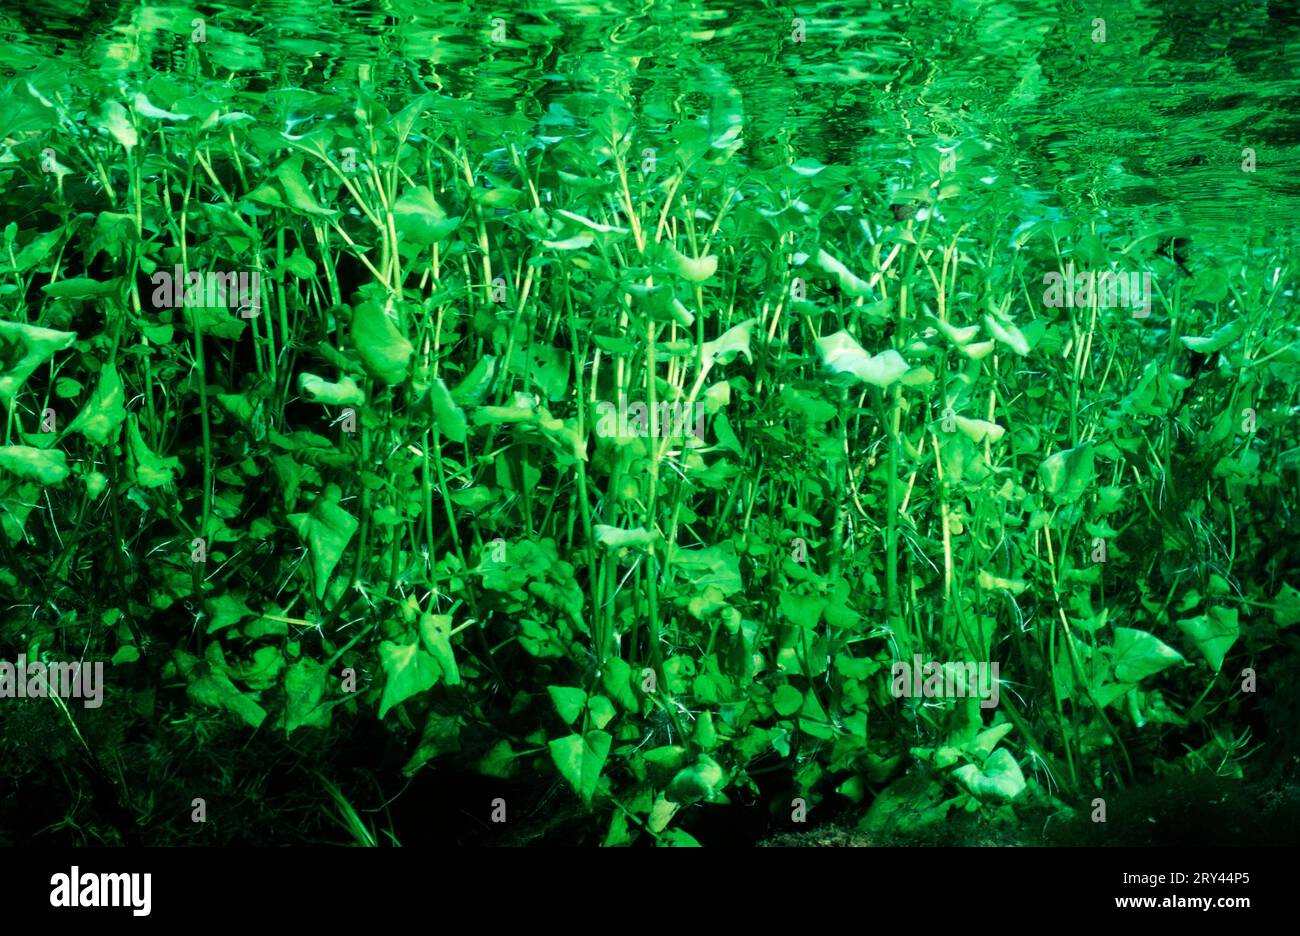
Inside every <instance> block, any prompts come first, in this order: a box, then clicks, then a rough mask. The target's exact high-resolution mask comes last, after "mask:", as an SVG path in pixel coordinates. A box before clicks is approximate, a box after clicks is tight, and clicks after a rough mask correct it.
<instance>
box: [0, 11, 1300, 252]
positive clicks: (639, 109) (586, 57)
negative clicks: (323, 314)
mask: <svg viewBox="0 0 1300 936" xmlns="http://www.w3.org/2000/svg"><path fill="white" fill-rule="evenodd" d="M1103 7H1105V8H1107V9H1103ZM794 12H795V14H796V15H795V16H791V14H790V8H789V7H786V6H785V5H774V4H758V3H754V2H752V0H742V2H735V0H717V2H710V3H675V2H662V0H658V2H656V0H649V2H642V3H637V4H623V3H610V2H572V0H559V2H554V0H547V2H541V0H539V2H530V3H526V4H524V3H516V4H513V5H505V4H499V5H497V6H496V7H495V8H493V9H492V10H488V9H487V8H483V7H477V8H476V7H466V6H464V5H462V4H459V3H443V2H431V0H393V2H387V3H376V2H363V0H322V2H317V0H311V2H304V0H268V2H245V3H224V4H216V5H202V6H189V5H183V4H179V5H178V4H154V3H142V4H136V3H125V2H123V3H99V2H90V0H65V2H46V0H39V2H35V3H29V4H23V5H22V6H21V7H18V6H16V5H10V7H9V11H8V12H7V13H6V14H4V18H3V20H0V33H4V34H8V39H7V41H6V42H5V43H3V44H2V45H0V69H3V70H4V74H5V75H6V76H7V77H8V78H9V80H15V79H17V78H20V77H21V78H34V77H36V78H38V77H39V75H40V73H41V72H43V71H45V70H47V69H53V70H57V71H59V72H60V73H61V74H66V73H67V72H68V71H70V70H71V71H73V72H75V71H76V70H78V69H99V70H101V71H103V70H107V71H110V72H113V71H117V72H121V73H123V74H124V75H125V74H127V73H128V72H130V71H131V69H132V68H133V67H135V66H138V65H140V64H142V63H144V62H149V63H150V64H154V65H157V64H159V63H163V64H166V63H167V62H168V61H169V60H170V59H172V58H173V57H183V55H184V50H183V48H181V47H180V44H179V43H177V42H176V41H175V40H176V36H174V35H172V34H171V33H169V32H168V31H167V30H168V28H170V29H172V30H178V31H181V32H184V31H188V30H189V29H190V28H191V27H190V24H191V23H192V21H194V20H196V19H200V18H201V19H203V21H204V23H205V25H206V30H207V37H206V38H207V50H208V52H209V54H210V55H211V56H212V57H213V59H214V60H215V61H217V62H218V63H219V64H220V65H222V67H224V68H227V69H229V70H230V72H231V75H232V80H234V81H239V80H243V79H246V78H248V77H250V76H252V77H254V78H255V79H257V80H258V81H259V82H261V83H263V84H264V85H265V87H267V88H275V87H284V86H289V87H301V88H312V89H317V88H322V87H328V86H330V84H331V82H335V81H339V82H344V81H347V80H355V77H356V75H357V73H358V69H360V68H362V67H363V66H369V73H370V75H371V78H372V80H373V81H375V82H376V83H378V84H382V85H385V86H387V87H388V88H390V89H392V90H394V91H398V92H400V91H402V90H409V91H410V92H412V93H415V92H418V91H420V90H424V89H439V90H441V91H442V92H443V93H445V94H448V95H450V96H452V97H456V98H460V99H462V100H464V101H467V102H471V106H472V107H473V108H474V109H475V110H476V111H478V112H479V113H481V114H483V115H487V116H491V117H496V116H498V115H499V116H502V117H506V116H509V117H515V118H519V119H520V120H521V123H520V126H521V128H523V127H528V126H534V127H535V126H536V121H537V120H538V119H539V118H541V117H542V116H543V115H544V114H546V113H547V112H548V111H551V112H552V116H555V115H556V108H557V107H558V108H560V112H561V114H562V110H563V106H562V105H559V104H558V103H557V102H558V101H560V100H561V99H565V98H568V99H571V96H572V95H573V94H574V93H590V94H592V95H604V94H607V93H612V94H613V95H615V96H617V97H619V98H621V99H622V100H624V101H625V102H627V103H628V104H629V106H631V107H632V109H633V111H634V112H635V113H636V114H637V116H638V119H639V120H641V121H645V122H649V123H654V122H656V121H659V122H664V123H667V122H668V121H670V120H672V119H674V118H676V117H678V116H680V115H688V116H700V115H707V117H708V120H709V122H710V125H711V127H713V128H714V130H715V131H716V132H725V131H726V130H728V129H729V128H734V131H735V132H736V133H738V134H743V139H744V140H745V144H746V145H745V149H744V150H743V151H742V156H743V157H744V158H748V159H750V160H754V161H759V162H766V161H779V162H786V161H788V160H789V159H791V158H801V157H811V158H814V159H817V160H819V161H822V162H826V163H844V164H847V163H853V164H856V165H863V164H866V165H869V166H871V167H873V168H876V167H878V169H879V171H880V173H881V175H882V178H888V177H890V176H891V174H892V172H893V169H894V167H896V166H897V163H898V161H900V160H904V161H905V160H907V159H909V158H910V153H911V152H912V151H913V148H914V146H915V145H917V144H918V143H924V144H932V143H934V142H938V143H940V144H941V145H952V144H954V143H957V142H959V141H967V142H977V143H979V144H980V145H981V146H983V147H986V148H987V161H988V163H989V165H990V166H992V167H994V170H995V175H996V176H997V181H998V183H999V184H1001V183H1006V184H1008V185H1009V186H1011V187H1012V189H1013V190H1014V191H1016V192H1018V193H1019V196H1020V198H1021V199H1022V201H1023V204H1024V206H1026V207H1027V208H1031V209H1036V210H1037V211H1038V212H1039V213H1041V215H1042V216H1045V217H1051V216H1053V215H1055V214H1065V215H1070V216H1074V217H1079V216H1081V215H1082V216H1095V217H1105V218H1109V219H1110V220H1111V221H1112V222H1116V223H1124V222H1125V221H1127V220H1130V219H1132V220H1137V221H1139V222H1143V223H1153V222H1154V223H1160V224H1175V225H1181V226H1185V227H1187V228H1189V229H1191V230H1192V231H1195V232H1197V234H1198V235H1199V236H1200V237H1201V238H1202V240H1204V239H1206V238H1210V239H1227V240H1240V239H1243V238H1250V237H1255V238H1259V237H1268V238H1276V237H1277V236H1280V234H1281V232H1284V231H1287V230H1288V229H1289V228H1290V227H1291V219H1292V218H1293V217H1294V216H1295V214H1296V209H1297V207H1298V201H1297V199H1298V197H1300V181H1297V180H1296V179H1295V177H1294V172H1293V171H1292V168H1293V167H1294V166H1296V165H1300V152H1298V151H1297V143H1298V142H1300V106H1297V104H1300V7H1297V6H1296V5H1295V4H1294V3H1293V2H1291V0H1270V2H1263V0H1256V2H1243V3H1225V2H1222V0H1198V2H1185V0H1167V2H1157V0H1141V2H1135V3H1132V4H1127V5H1119V4H1093V5H1086V4H1080V3H1074V2H1056V3H1049V2H1041V0H992V2H981V0H953V2H940V0H926V2H917V3H871V4H868V3H821V4H807V5H802V4H801V5H797V6H795V7H794ZM1098 18H1100V20H1099V19H1098ZM38 83H39V82H38ZM595 106H600V104H599V100H595ZM292 107H293V105H292V101H290V100H288V99H286V109H287V110H288V111H292ZM304 116H306V115H296V114H293V113H286V120H287V121H288V122H289V123H290V125H292V123H293V121H294V119H295V118H302V117H304ZM1248 151H1249V152H1248ZM1252 156H1253V160H1254V167H1253V168H1254V171H1253V172H1251V171H1246V170H1245V169H1243V165H1247V166H1248V165H1249V163H1250V160H1251V159H1252Z"/></svg>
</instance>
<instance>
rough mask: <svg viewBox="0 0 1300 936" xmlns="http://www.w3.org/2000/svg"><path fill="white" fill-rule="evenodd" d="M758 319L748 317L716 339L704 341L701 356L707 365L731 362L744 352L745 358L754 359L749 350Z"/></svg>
mask: <svg viewBox="0 0 1300 936" xmlns="http://www.w3.org/2000/svg"><path fill="white" fill-rule="evenodd" d="M756 321H757V319H747V320H746V321H744V322H741V323H740V324H739V325H736V326H734V327H732V328H728V329H727V330H726V331H725V332H723V333H722V334H721V335H720V336H719V337H718V338H717V339H716V340H714V341H706V342H704V346H703V347H702V348H701V349H700V354H701V357H702V358H703V360H704V364H705V366H707V367H712V366H713V365H714V364H727V363H730V361H731V360H732V358H734V357H735V356H736V355H737V354H743V355H744V356H745V360H747V361H751V362H752V361H753V360H754V359H753V357H752V356H751V354H750V352H749V336H750V332H752V331H753V330H754V323H755V322H756Z"/></svg>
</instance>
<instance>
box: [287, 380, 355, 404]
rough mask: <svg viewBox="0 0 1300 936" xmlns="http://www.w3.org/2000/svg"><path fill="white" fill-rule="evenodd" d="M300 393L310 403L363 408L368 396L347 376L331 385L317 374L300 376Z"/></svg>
mask: <svg viewBox="0 0 1300 936" xmlns="http://www.w3.org/2000/svg"><path fill="white" fill-rule="evenodd" d="M298 392H299V393H301V394H302V395H303V396H304V397H305V398H306V399H307V402H309V403H325V404H328V405H330V406H361V405H363V404H364V403H365V402H366V395H365V393H363V392H362V390H361V388H360V387H358V386H357V382H356V381H355V380H353V379H352V378H351V377H349V376H347V375H346V374H345V375H344V376H343V378H342V379H341V380H339V381H338V382H336V383H330V382H329V381H328V380H326V379H325V378H324V377H318V376H316V375H315V374H307V373H303V374H299V375H298Z"/></svg>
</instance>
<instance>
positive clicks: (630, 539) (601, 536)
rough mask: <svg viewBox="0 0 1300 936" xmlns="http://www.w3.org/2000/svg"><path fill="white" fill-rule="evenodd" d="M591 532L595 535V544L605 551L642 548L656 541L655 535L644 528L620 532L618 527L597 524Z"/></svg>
mask: <svg viewBox="0 0 1300 936" xmlns="http://www.w3.org/2000/svg"><path fill="white" fill-rule="evenodd" d="M592 532H593V533H595V534H596V542H597V543H599V544H600V545H602V546H604V547H605V548H606V549H623V548H642V547H645V546H649V545H651V544H653V543H654V542H655V540H656V536H655V534H654V533H652V532H651V531H649V530H647V529H646V528H645V527H634V528H633V529H631V530H620V529H619V528H618V527H612V526H607V525H606V524H603V523H597V524H596V525H595V526H594V527H592Z"/></svg>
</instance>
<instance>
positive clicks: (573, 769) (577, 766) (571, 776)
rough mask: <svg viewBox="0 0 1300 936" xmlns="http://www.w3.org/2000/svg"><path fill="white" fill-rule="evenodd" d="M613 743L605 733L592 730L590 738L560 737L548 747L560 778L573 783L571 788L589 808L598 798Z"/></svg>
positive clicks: (586, 736) (588, 735)
mask: <svg viewBox="0 0 1300 936" xmlns="http://www.w3.org/2000/svg"><path fill="white" fill-rule="evenodd" d="M612 740H613V739H612V738H611V737H610V735H608V734H607V733H605V732H604V731H589V732H587V733H586V735H579V734H571V735H569V736H568V737H565V738H556V739H555V740H554V741H551V742H550V744H549V745H548V746H549V747H550V749H551V759H552V760H553V761H555V766H556V769H558V770H559V771H560V776H562V777H564V779H565V780H567V781H569V786H571V787H573V791H574V792H575V793H577V794H578V796H579V797H580V798H581V799H582V802H583V803H584V804H585V805H586V806H588V807H589V806H591V801H592V798H593V797H594V796H595V795H596V787H597V784H598V783H599V782H600V772H601V770H602V769H604V767H605V758H606V757H608V756H609V747H610V743H611V741H612Z"/></svg>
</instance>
